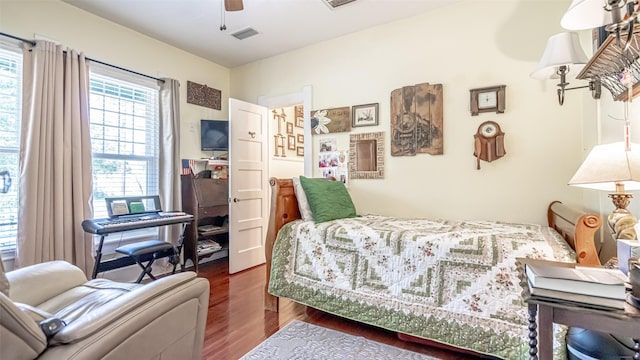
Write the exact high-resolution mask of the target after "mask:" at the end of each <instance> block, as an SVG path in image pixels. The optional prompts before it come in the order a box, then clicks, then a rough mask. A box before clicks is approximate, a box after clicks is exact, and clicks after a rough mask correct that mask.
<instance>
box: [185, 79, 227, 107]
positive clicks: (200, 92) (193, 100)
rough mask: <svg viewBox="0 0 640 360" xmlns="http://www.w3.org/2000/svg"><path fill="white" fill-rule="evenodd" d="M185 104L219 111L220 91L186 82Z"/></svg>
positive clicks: (220, 102)
mask: <svg viewBox="0 0 640 360" xmlns="http://www.w3.org/2000/svg"><path fill="white" fill-rule="evenodd" d="M187 103H188V104H195V105H200V106H205V107H208V108H211V109H215V110H220V109H221V108H222V107H221V106H222V91H220V90H218V89H214V88H210V87H208V86H207V85H200V84H196V83H194V82H191V81H187Z"/></svg>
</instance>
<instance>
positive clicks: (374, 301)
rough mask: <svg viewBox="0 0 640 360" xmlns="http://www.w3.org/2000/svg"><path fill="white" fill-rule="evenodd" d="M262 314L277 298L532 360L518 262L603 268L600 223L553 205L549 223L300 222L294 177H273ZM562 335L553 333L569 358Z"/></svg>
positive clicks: (405, 334) (368, 218) (421, 338)
mask: <svg viewBox="0 0 640 360" xmlns="http://www.w3.org/2000/svg"><path fill="white" fill-rule="evenodd" d="M270 185H271V190H272V194H271V211H270V218H269V227H268V230H267V237H266V244H265V247H266V260H267V285H266V288H265V309H267V310H271V311H276V312H277V311H278V299H279V297H284V298H288V299H290V300H293V301H295V302H298V303H301V304H304V305H307V306H310V307H313V308H316V309H318V310H321V311H325V312H328V313H332V314H335V315H338V316H341V317H345V318H348V319H351V320H355V321H359V322H363V323H367V324H370V325H374V326H377V327H381V328H385V329H388V330H392V331H395V332H397V333H398V336H399V337H400V338H402V339H405V340H412V341H418V342H423V343H426V344H430V345H436V346H444V347H447V348H451V349H454V350H457V351H461V352H466V353H473V354H478V355H486V356H490V357H497V358H503V359H520V358H527V357H528V351H529V347H528V340H529V339H528V333H529V331H528V321H527V310H526V305H525V304H524V302H523V301H522V297H521V292H522V288H521V287H520V285H519V280H518V277H517V270H516V260H515V259H516V258H517V257H533V258H544V259H554V260H558V261H567V262H579V263H581V264H583V265H589V266H599V265H600V261H599V259H598V255H597V251H596V247H595V243H594V234H595V232H596V231H597V230H598V228H599V227H600V218H599V216H597V215H593V214H583V213H580V212H577V211H575V210H573V209H570V208H568V207H567V206H565V205H563V204H562V203H560V202H557V201H555V202H552V203H551V204H550V205H549V207H548V211H547V215H548V216H547V217H548V223H549V224H548V225H549V226H542V225H536V224H510V223H504V222H496V221H492V222H489V221H443V220H427V219H393V218H389V217H384V216H377V215H363V216H357V217H349V218H344V219H338V220H332V221H327V222H322V223H318V224H316V223H315V222H314V221H303V220H302V219H301V211H300V209H299V207H298V200H297V199H296V190H294V184H293V181H292V179H276V178H271V179H270ZM562 334H563V333H562V329H561V328H560V327H558V329H557V331H556V335H557V336H556V339H555V341H556V345H557V346H556V348H557V349H559V350H558V353H557V354H558V356H559V357H560V358H561V357H563V354H564V351H562V348H563V346H564V344H563V338H564V337H563V336H562ZM554 358H556V357H555V356H554Z"/></svg>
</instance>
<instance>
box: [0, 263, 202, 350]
mask: <svg viewBox="0 0 640 360" xmlns="http://www.w3.org/2000/svg"><path fill="white" fill-rule="evenodd" d="M2 275H3V273H2V269H1V267H0V359H7V360H9V359H11V360H13V359H16V360H21V359H35V358H38V359H92V360H93V359H200V358H201V354H202V345H203V340H204V329H205V326H206V320H207V309H208V303H209V282H208V281H207V280H206V279H204V278H198V277H196V274H195V273H194V272H183V273H178V274H174V275H170V276H167V277H164V278H160V279H158V280H156V281H154V282H151V283H149V284H130V283H119V282H114V281H110V280H106V279H94V280H87V278H86V277H85V275H84V273H83V272H82V271H81V270H80V269H79V268H77V267H75V266H73V265H71V264H69V263H67V262H64V261H52V262H47V263H42V264H37V265H33V266H28V267H24V268H21V269H17V270H14V271H10V272H7V273H4V275H6V280H5V281H4V285H5V286H4V290H5V291H4V293H3V292H2V291H1V290H3V286H2V282H3V281H2V280H3V279H2V277H3V276H2ZM7 280H8V291H7V289H6V287H7V286H6V285H7ZM7 292H8V294H6V293H7ZM52 317H55V318H59V319H61V320H63V321H64V322H65V323H66V326H64V327H62V329H61V330H60V331H59V332H57V333H56V334H55V335H53V336H51V337H49V338H47V336H46V335H45V333H44V332H43V330H42V329H41V327H40V325H39V323H40V321H42V320H44V319H48V318H52Z"/></svg>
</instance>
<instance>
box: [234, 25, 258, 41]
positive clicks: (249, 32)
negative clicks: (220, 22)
mask: <svg viewBox="0 0 640 360" xmlns="http://www.w3.org/2000/svg"><path fill="white" fill-rule="evenodd" d="M254 35H258V32H257V31H256V30H255V29H252V28H250V27H249V28H246V29H242V30H238V31H236V32H234V33H233V34H231V36H233V37H235V38H236V39H238V40H244V39H246V38H248V37H252V36H254Z"/></svg>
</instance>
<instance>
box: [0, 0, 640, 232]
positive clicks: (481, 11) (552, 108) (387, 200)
mask: <svg viewBox="0 0 640 360" xmlns="http://www.w3.org/2000/svg"><path fill="white" fill-rule="evenodd" d="M569 3H570V1H569V0H562V1H547V0H517V1H516V0H512V1H475V0H466V1H463V2H462V3H460V4H457V5H452V6H449V7H446V8H442V9H439V10H436V11H434V12H431V13H427V14H423V15H419V16H416V17H414V18H410V19H406V20H402V21H398V22H394V23H391V24H387V25H383V26H380V27H376V28H372V29H369V30H365V31H363V32H359V33H355V34H351V35H348V36H344V37H341V38H337V39H334V40H330V41H327V42H324V43H320V44H316V45H313V46H309V47H306V48H303V49H299V50H296V51H292V52H289V53H286V54H283V55H279V56H275V57H272V58H268V59H265V60H261V61H257V62H254V63H251V64H248V65H245V66H242V67H238V68H235V69H232V70H229V69H227V68H225V67H222V66H220V65H217V64H215V63H212V62H209V61H206V60H204V59H202V58H200V57H197V56H194V55H191V54H189V53H187V52H184V51H182V50H179V49H176V48H174V47H171V46H168V45H166V44H164V43H161V42H159V41H156V40H154V39H151V38H149V37H147V36H144V35H141V34H139V33H137V32H134V31H132V30H129V29H127V28H124V27H122V26H119V25H116V24H114V23H111V22H109V21H107V20H104V19H101V18H98V17H95V16H93V15H91V14H89V13H86V12H84V11H82V10H79V9H77V8H74V7H72V6H70V5H67V4H65V3H63V2H60V1H58V0H48V1H29V0H21V1H0V31H2V32H6V33H10V34H12V35H17V36H20V37H24V38H28V39H32V38H34V36H35V34H38V35H41V36H44V37H47V38H50V39H54V40H57V41H59V42H61V43H62V44H64V45H67V46H69V47H71V48H74V49H76V50H79V51H83V52H84V53H85V54H86V55H87V56H88V57H90V58H94V59H97V60H101V61H104V62H107V63H111V64H114V65H117V66H121V67H124V68H127V69H131V70H134V71H137V72H140V73H144V74H148V75H152V76H157V77H165V76H166V77H171V78H175V79H177V80H179V81H180V83H181V84H182V87H181V94H180V96H181V99H182V103H181V112H182V117H181V121H182V126H181V132H182V141H181V156H182V157H184V158H197V157H202V156H208V155H210V154H206V153H202V152H200V150H199V120H200V119H203V118H204V119H226V118H227V113H228V107H227V104H228V101H227V100H228V97H229V96H233V97H236V98H239V99H242V100H245V101H250V102H257V101H258V99H259V98H260V97H277V96H280V95H283V94H290V93H296V92H300V91H301V90H302V89H303V88H304V87H305V86H310V87H311V89H312V94H313V106H312V108H313V109H319V108H327V107H339V106H352V105H358V104H366V103H372V102H378V103H379V104H380V126H378V127H366V128H358V129H357V130H354V132H367V131H384V132H385V133H386V139H387V140H388V139H389V112H390V110H389V96H390V93H391V91H392V90H393V89H397V88H400V87H402V86H407V85H413V84H417V83H424V82H429V83H441V84H443V87H444V128H445V130H444V155H440V156H430V155H418V156H415V157H391V156H390V155H389V150H388V148H387V150H386V154H387V155H386V158H385V165H386V176H385V179H383V180H352V181H350V184H349V186H350V191H351V193H352V195H353V198H354V201H355V203H356V207H357V208H358V211H359V212H361V213H380V214H395V215H401V216H428V217H442V218H456V219H471V218H474V219H498V220H504V221H526V222H538V223H542V222H544V221H545V216H544V213H545V209H546V206H547V204H548V203H549V202H550V201H551V200H554V199H559V200H562V201H563V202H565V203H568V204H572V205H574V204H578V205H580V204H586V205H587V207H588V208H591V209H592V210H600V208H602V211H603V212H607V211H610V209H609V208H608V198H607V197H606V195H603V194H594V193H593V192H591V191H589V190H582V189H575V188H571V187H569V186H567V185H566V183H567V181H568V180H569V178H570V177H571V176H572V175H573V173H574V171H575V170H576V169H577V167H578V166H579V164H580V162H581V160H582V159H583V157H584V156H585V155H586V153H587V152H588V151H589V150H590V148H591V146H593V145H594V144H595V143H596V139H597V136H596V133H597V124H598V122H597V118H598V116H597V115H596V114H599V118H600V120H602V119H603V118H604V119H605V121H607V120H606V119H608V117H607V115H610V114H611V111H612V110H611V109H619V107H620V105H619V104H607V103H605V102H603V101H601V102H603V103H604V105H602V106H600V110H598V107H597V106H599V105H598V104H599V102H595V101H593V100H591V99H590V97H589V95H588V92H586V91H585V92H582V93H581V91H580V90H576V91H572V92H568V93H567V98H566V102H565V105H564V106H562V107H560V106H558V104H557V101H556V96H555V90H556V86H555V82H553V81H547V82H543V81H537V80H533V79H531V78H529V73H530V72H531V70H532V69H533V68H534V67H535V65H536V64H537V62H538V60H539V58H540V56H541V54H542V50H543V49H544V46H545V42H546V40H547V38H548V37H549V36H550V35H552V34H554V33H557V32H560V31H562V29H561V28H560V25H559V21H560V17H561V15H562V13H563V12H564V11H565V10H566V8H567V7H568V5H569ZM70 24H76V25H70ZM581 37H582V40H583V45H584V47H585V49H586V50H588V49H590V34H589V33H588V32H583V33H581ZM187 80H190V81H194V82H198V83H201V84H207V85H208V86H211V87H215V88H217V89H220V90H222V97H223V99H222V109H221V110H220V111H216V110H212V109H208V108H204V107H200V106H196V105H191V104H187V103H186V82H187ZM498 84H505V85H507V90H506V93H507V106H506V107H507V109H506V112H505V113H504V114H499V115H498V114H480V115H479V116H471V115H470V113H469V89H473V88H478V87H485V86H492V85H498ZM572 85H573V84H572ZM576 85H577V83H576ZM607 95H608V94H607V93H606V92H605V94H604V96H607ZM616 111H617V113H619V111H618V110H616ZM639 111H640V109H639ZM486 120H494V121H497V122H498V123H499V124H500V125H501V127H502V129H503V131H505V132H506V140H505V146H506V150H507V155H506V156H505V157H504V158H502V159H500V160H497V161H495V162H493V163H484V162H483V163H482V170H480V171H478V170H476V169H475V158H474V157H473V156H472V153H473V134H474V133H475V132H476V129H477V127H478V125H479V124H480V123H481V122H483V121H486ZM602 126H604V127H605V128H606V130H604V132H605V133H606V134H613V135H605V137H607V138H608V137H609V136H615V133H616V131H617V130H615V129H616V128H617V127H616V126H615V125H611V124H609V125H608V124H607V123H605V124H604V125H602ZM611 127H613V129H614V130H610V128H611ZM639 129H640V128H639ZM335 136H336V137H337V138H338V144H339V147H341V148H345V149H346V148H347V147H348V133H342V134H337V135H335ZM326 137H328V136H326V135H325V136H314V137H313V138H312V139H305V142H308V141H312V142H313V144H314V147H315V152H316V153H317V147H318V141H319V140H320V139H323V138H326ZM634 140H635V141H638V140H637V139H635V137H634ZM315 175H316V176H317V175H318V172H317V171H316V173H315ZM603 198H604V200H603ZM636 202H637V203H639V204H640V201H636ZM632 210H633V209H632Z"/></svg>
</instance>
